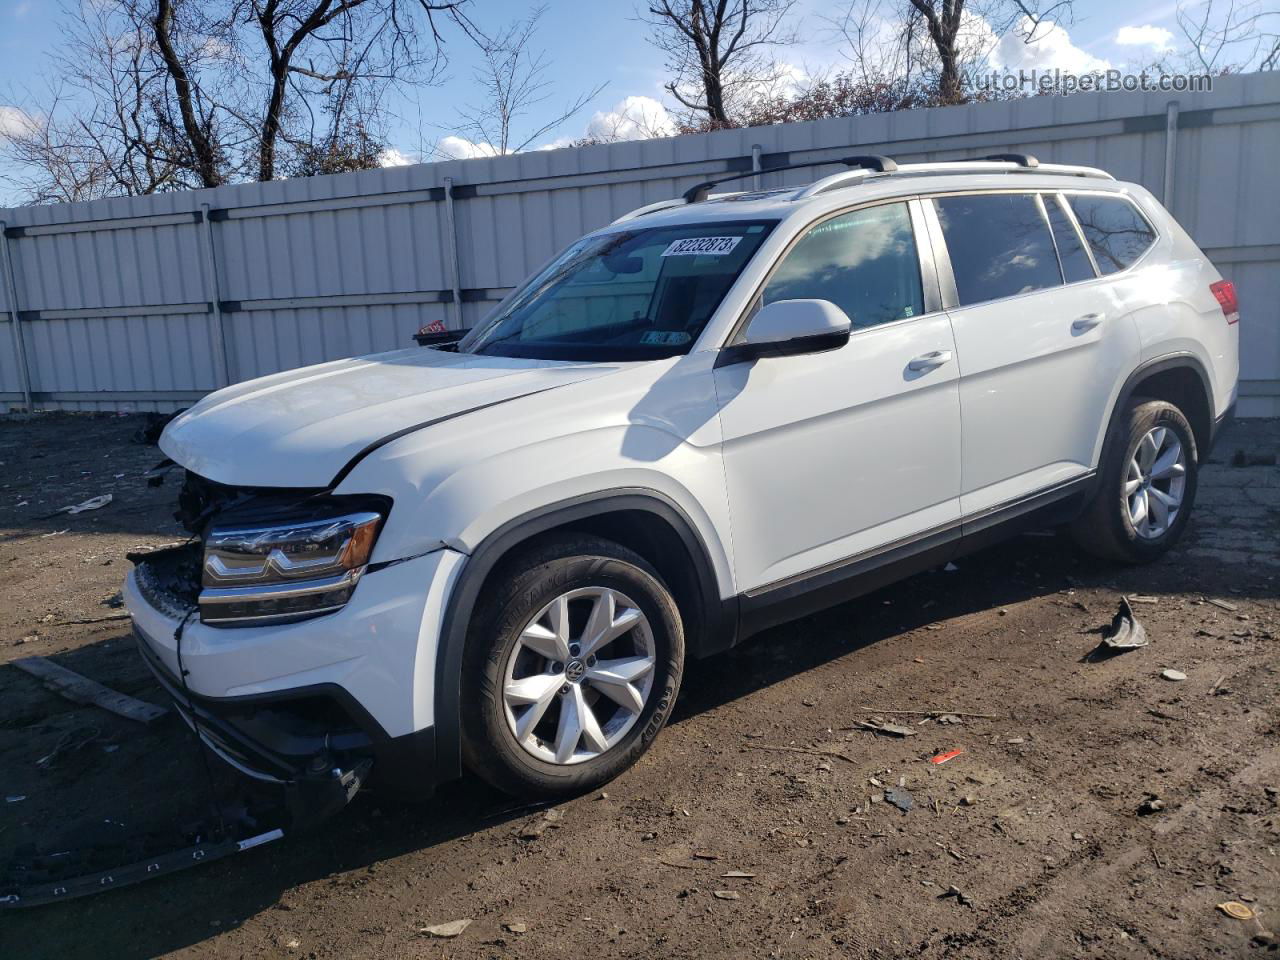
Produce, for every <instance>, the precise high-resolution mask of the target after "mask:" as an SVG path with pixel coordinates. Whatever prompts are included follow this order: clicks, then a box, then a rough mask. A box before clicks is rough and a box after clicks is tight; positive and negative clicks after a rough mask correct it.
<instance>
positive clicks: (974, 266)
mask: <svg viewBox="0 0 1280 960" xmlns="http://www.w3.org/2000/svg"><path fill="white" fill-rule="evenodd" d="M934 203H935V204H936V205H937V210H938V219H939V221H940V222H941V223H942V233H943V236H944V237H945V238H946V241H947V251H948V253H949V255H950V257H951V270H952V273H953V274H954V275H955V280H956V293H957V295H958V296H959V298H960V305H961V306H968V305H969V304H973V303H982V302H984V301H987V300H999V299H1000V298H1001V297H1012V296H1016V295H1017V294H1020V293H1029V292H1031V291H1032V290H1043V289H1045V288H1047V287H1056V286H1060V285H1061V283H1062V272H1061V271H1060V270H1059V269H1058V255H1057V252H1056V251H1055V250H1054V246H1053V237H1052V236H1051V235H1050V233H1049V224H1048V223H1046V222H1045V218H1044V215H1043V214H1042V213H1041V211H1040V205H1039V203H1037V202H1036V197H1035V195H1034V194H1029V193H987V194H974V195H972V196H960V197H938V198H936V199H935V200H934Z"/></svg>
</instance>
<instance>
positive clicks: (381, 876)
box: [0, 416, 1280, 960]
mask: <svg viewBox="0 0 1280 960" xmlns="http://www.w3.org/2000/svg"><path fill="white" fill-rule="evenodd" d="M140 422H141V421H140V418H136V417H116V416H111V417H107V416H96V417H71V416H66V417H45V418H39V419H36V420H34V421H29V422H15V421H7V422H0V774H2V775H3V777H4V780H5V783H4V787H3V789H2V790H0V800H3V802H0V881H2V879H3V866H2V865H3V864H4V863H5V862H6V861H8V860H9V859H10V858H11V857H12V856H13V855H14V854H15V852H17V851H20V850H21V849H22V848H23V847H24V846H26V847H35V848H38V849H40V850H44V851H54V850H57V849H59V848H64V849H66V848H73V847H74V846H75V844H76V843H77V842H78V840H80V839H84V838H89V839H94V840H99V839H101V837H102V836H103V835H104V834H107V835H111V836H119V837H127V836H133V835H136V834H140V833H145V832H151V833H154V834H155V835H157V836H161V837H163V836H166V835H168V834H170V833H173V834H174V835H175V836H176V834H177V831H178V830H179V827H180V825H181V824H183V823H188V822H190V821H192V820H195V819H197V818H199V817H200V816H201V815H202V814H203V813H204V809H205V804H206V801H207V793H206V780H205V774H204V772H203V769H202V767H201V764H200V760H199V757H198V755H197V753H196V752H195V750H194V749H193V742H192V740H191V738H190V735H189V734H188V733H186V732H185V730H184V728H183V727H182V726H181V724H180V723H179V721H177V720H176V719H174V718H173V717H172V716H170V717H168V718H166V719H164V720H162V721H160V722H158V723H156V724H154V725H152V726H151V727H144V726H142V725H140V724H138V723H134V722H131V721H129V720H124V719H121V718H118V717H116V716H114V715H112V714H109V713H106V712H104V711H102V710H99V709H97V708H93V707H86V706H77V705H75V704H72V703H70V702H68V701H66V700H64V699H62V698H61V697H59V696H57V695H55V694H52V693H49V692H47V691H46V690H45V689H44V688H43V687H41V685H40V684H39V683H38V682H37V681H36V680H34V679H33V678H32V677H30V676H28V675H26V674H24V673H22V672H20V671H19V670H18V669H16V668H14V667H13V666H11V665H9V662H10V661H12V660H14V659H17V658H19V657H25V656H32V655H40V656H49V657H52V658H53V659H54V660H55V661H57V662H60V663H63V664H65V665H67V666H69V667H71V668H73V669H75V670H77V671H79V672H81V673H83V674H85V675H87V676H90V677H92V678H94V679H96V680H99V681H101V682H102V683H105V684H107V685H108V686H110V687H113V688H115V689H118V690H121V691H123V692H126V693H130V694H134V695H136V696H139V697H142V698H145V699H149V700H154V701H156V702H162V699H163V698H162V695H161V694H160V692H159V690H158V689H157V688H156V687H155V686H154V684H153V683H152V682H151V681H150V679H149V677H148V675H147V674H146V672H145V669H144V667H143V666H142V665H141V663H140V662H139V661H138V659H137V654H136V653H135V651H134V648H133V645H132V641H131V640H130V638H129V630H128V621H127V620H125V619H108V620H101V619H97V618H102V617H109V616H112V615H113V614H118V613H119V610H118V609H116V608H113V607H112V606H110V603H111V598H112V596H113V594H115V592H116V591H117V590H118V589H119V585H120V581H121V579H122V577H123V576H124V574H125V572H126V569H127V566H128V563H127V561H126V560H125V559H124V555H125V553H126V552H128V551H130V550H133V549H135V548H137V547H139V546H142V545H147V544H159V543H163V542H166V541H169V540H172V539H174V538H175V536H176V535H177V533H178V531H177V528H176V525H175V524H174V523H173V521H172V520H171V519H170V511H171V509H172V508H171V504H170V501H171V500H172V498H173V496H174V493H175V491H174V489H173V487H172V485H170V486H168V487H162V488H159V489H150V488H148V487H147V486H146V485H145V483H144V481H143V479H142V473H143V472H144V471H145V470H146V469H147V468H148V467H150V466H151V465H152V464H153V463H154V462H156V461H157V460H158V459H159V458H160V454H159V452H158V451H157V450H156V449H155V448H154V447H147V446H141V445H137V444H132V443H130V436H131V434H132V433H133V432H134V430H136V429H137V428H138V426H139V425H140ZM1278 446H1280V423H1277V422H1258V421H1253V422H1246V423H1244V424H1241V425H1238V426H1237V427H1235V428H1233V430H1232V431H1231V432H1230V433H1229V434H1227V435H1226V436H1225V437H1224V439H1223V441H1222V442H1221V443H1220V445H1219V446H1218V448H1217V450H1216V451H1215V461H1214V462H1213V463H1212V464H1210V465H1208V466H1207V467H1206V468H1205V469H1204V471H1203V472H1202V479H1201V491H1200V497H1199V503H1198V504H1197V512H1196V514H1195V516H1194V517H1193V520H1192V523H1191V527H1190V529H1189V531H1188V534H1187V536H1186V538H1185V539H1184V541H1183V543H1182V544H1181V545H1180V546H1179V548H1178V549H1177V550H1175V551H1174V552H1173V553H1172V554H1171V555H1170V556H1169V557H1168V558H1167V559H1165V560H1164V561H1163V562H1160V563H1158V564H1155V565H1154V566H1151V567H1147V568H1143V569H1122V568H1118V567H1110V566H1106V565H1101V564H1099V563H1097V562H1094V561H1091V560H1087V559H1084V558H1082V557H1081V556H1080V555H1078V554H1077V553H1075V552H1074V551H1073V550H1072V549H1071V548H1070V546H1069V545H1068V544H1067V543H1065V542H1064V540H1062V539H1060V538H1057V537H1054V536H1051V535H1038V536H1024V537H1021V538H1019V539H1017V540H1015V541H1012V542H1010V543H1008V544H1005V545H1003V546H1001V547H998V548H994V549H992V550H988V551H986V552H984V553H982V554H978V555H975V556H971V557H967V558H964V559H962V560H961V561H959V562H958V563H957V565H956V566H957V568H958V569H956V570H953V571H951V570H940V571H936V572H931V573H927V574H924V575H921V576H918V577H915V578H913V579H911V580H908V581H905V582H903V583H900V584H898V585H896V586H894V587H891V588H889V589H886V590H882V591H880V592H879V593H876V594H873V595H871V596H869V597H866V598H864V599H861V600H858V601H856V602H853V603H850V604H847V605H845V606H842V607H839V608H836V609H834V610H831V611H828V612H825V613H823V614H821V615H818V616H814V617H811V618H808V619H806V620H803V621H800V622H797V623H794V624H790V625H787V626H785V627H781V628H778V629H775V630H773V631H771V632H769V633H767V634H765V635H762V636H760V637H757V638H755V639H754V640H753V641H751V642H750V643H748V644H746V645H744V646H743V647H742V648H740V649H738V650H735V651H733V652H731V653H729V654H726V655H724V656H720V657H717V658H714V659H711V660H708V661H705V662H702V663H696V664H693V665H691V666H690V668H689V669H688V670H687V673H686V679H685V683H684V689H683V691H682V693H681V696H680V700H679V702H678V705H677V708H676V712H675V716H674V719H673V722H672V723H671V725H670V726H669V727H668V728H667V730H666V731H665V732H664V733H663V734H662V736H661V737H660V738H659V739H658V742H657V743H656V745H655V746H654V748H653V749H652V750H651V751H650V752H649V754H648V755H647V756H646V757H645V758H644V759H643V761H642V762H641V763H640V764H639V765H638V766H637V767H636V768H635V769H633V770H632V771H630V772H629V773H627V774H626V775H625V776H623V777H622V778H620V779H619V780H617V781H616V782H614V783H612V784H610V785H609V786H608V788H607V791H606V792H605V793H597V794H592V795H588V796H584V797H580V798H578V799H576V800H573V801H571V802H568V803H565V804H563V805H561V806H559V807H557V808H554V809H536V808H535V809H531V808H528V807H521V806H520V805H519V804H517V803H515V802H513V801H512V800H510V799H509V798H505V797H502V796H499V795H497V794H495V793H494V792H493V791H491V790H489V789H487V788H485V787H484V786H482V785H480V784H478V783H476V782H474V781H464V782H462V783H458V784H453V785H450V786H447V787H445V788H443V789H442V790H441V792H440V793H439V794H438V796H437V797H436V799H434V800H433V801H432V802H430V803H429V804H426V805H423V806H406V805H398V804H396V803H394V802H391V801H389V800H387V799H386V798H383V797H379V796H378V795H377V794H375V793H372V792H366V793H362V794H361V795H360V796H359V797H357V799H356V801H355V803H354V804H353V805H352V806H351V807H349V808H348V809H347V810H346V811H344V812H343V813H342V814H341V815H340V816H339V817H338V818H337V819H335V820H333V821H331V822H330V823H329V824H328V825H326V826H325V827H324V828H323V829H322V830H320V831H318V832H316V833H315V834H312V835H308V836H298V837H295V838H291V839H287V840H285V841H283V842H281V843H279V844H276V845H273V846H268V847H264V848H261V849H258V850H254V851H252V852H249V853H245V854H242V855H239V856H237V857H234V858H232V859H229V860H225V861H221V862H219V863H214V864H210V865H208V866H205V867H202V868H197V869H193V870H190V871H188V872H185V873H180V874H176V875H173V876H170V877H166V878H164V879H161V880H158V881H153V882H151V883H146V884H141V885H139V886H136V887H132V888H129V889H125V890H118V891H113V892H110V893H107V894H103V895H101V896H98V897H93V898H88V899H84V900H79V901H75V902H70V903H66V904H58V905H55V906H51V907H42V908H37V909H32V910H28V911H13V912H7V913H3V914H0V957H5V958H27V957H59V958H67V957H108V956H109V957H150V956H158V955H170V954H172V955H180V956H198V957H218V958H232V957H273V956H279V957H361V958H389V957H459V958H468V957H485V958H487V957H498V958H502V957H564V958H593V960H594V958H599V957H612V956H618V957H646V958H647V957H670V956H675V957H730V956H731V957H788V958H791V957H794V958H800V957H920V958H942V957H949V958H1014V957H1028V958H1030V957H1115V958H1128V957H1135V958H1137V957H1143V958H1145V957H1160V958H1202V957H1244V956H1263V955H1268V954H1269V950H1274V949H1275V947H1274V946H1271V947H1268V946H1267V936H1266V934H1265V933H1264V931H1268V930H1274V931H1276V932H1277V933H1280V859H1277V850H1278V849H1280V796H1277V788H1280V712H1278V710H1277V684H1278V682H1280V582H1278V580H1277V578H1278V577H1280V468H1277V467H1276V466H1275V454H1276V451H1277V447H1278ZM1237 451H1239V452H1240V453H1241V456H1239V457H1236V456H1235V455H1236V454H1237ZM1233 460H1238V461H1239V462H1241V463H1242V464H1245V465H1240V466H1236V465H1233V464H1232V461H1233ZM1251 461H1252V465H1249V464H1250V462H1251ZM108 492H109V493H111V494H112V495H113V501H112V503H110V504H109V505H108V506H106V507H103V508H101V509H99V510H95V511H91V512H86V513H82V514H79V515H77V516H68V515H66V514H56V515H53V516H51V514H53V512H54V511H55V510H57V509H58V508H60V507H63V506H66V505H69V504H74V503H78V502H80V501H82V500H85V499H87V498H88V497H91V496H96V495H98V494H102V493H108ZM1122 595H1130V596H1132V595H1138V596H1139V597H1140V598H1145V599H1147V601H1148V602H1138V603H1135V610H1136V611H1137V614H1138V616H1139V617H1140V618H1141V619H1142V621H1143V622H1144V623H1145V625H1146V627H1147V630H1148V631H1149V633H1150V634H1151V636H1152V638H1153V639H1152V643H1151V645H1150V646H1149V647H1147V648H1145V649H1142V650H1138V651H1134V652H1130V653H1127V654H1124V655H1122V656H1117V657H1113V658H1111V659H1107V660H1101V661H1090V660H1089V659H1088V656H1087V655H1088V654H1089V653H1090V651H1092V650H1093V649H1094V647H1095V646H1096V645H1097V644H1098V641H1099V631H1100V629H1101V628H1103V627H1104V626H1106V625H1107V624H1108V623H1109V621H1110V619H1111V616H1112V614H1113V613H1114V612H1115V609H1116V606H1117V603H1118V602H1119V599H1120V597H1121V596H1122ZM1209 600H1212V601H1217V602H1216V603H1213V602H1207V601H1209ZM90 619H95V620H96V622H90V623H82V622H76V621H84V620H90ZM1166 668H1173V669H1176V670H1179V671H1182V672H1183V673H1185V674H1186V679H1185V680H1184V681H1181V682H1177V681H1170V680H1166V679H1163V678H1162V676H1161V672H1162V671H1163V670H1165V669H1166ZM937 709H945V710H951V711H956V712H962V713H965V714H981V715H986V716H962V717H961V718H960V719H961V720H962V722H958V723H940V722H938V721H937V720H934V719H929V718H927V717H924V716H922V715H920V714H918V713H915V712H914V711H930V710H937ZM876 717H879V718H883V719H886V720H890V721H893V722H896V723H898V724H902V725H907V726H910V727H911V728H912V729H913V730H914V731H915V735H914V736H911V737H909V738H902V739H899V738H895V737H887V736H879V735H877V734H875V733H870V732H866V731H864V730H856V729H850V728H851V727H853V726H854V725H855V723H857V722H859V721H867V720H870V719H872V718H876ZM951 750H962V751H963V752H962V753H960V754H959V755H958V756H956V757H955V758H954V759H951V760H949V761H948V762H946V763H944V764H934V763H931V762H929V759H930V758H932V757H934V756H936V755H937V754H939V753H941V752H943V751H951ZM51 755H52V756H51ZM41 761H43V762H41ZM215 762H216V761H215ZM216 775H218V776H222V775H223V774H222V773H221V769H219V771H218V772H217V774H216ZM890 790H892V791H898V790H902V791H904V792H907V793H909V794H910V796H911V798H912V800H913V806H912V808H911V809H910V811H909V812H906V813H904V812H901V811H900V810H899V809H897V808H896V807H894V806H893V805H891V804H890V803H889V802H888V801H887V800H886V798H885V793H886V791H890ZM1152 796H1154V797H1156V798H1159V799H1160V800H1161V801H1162V802H1163V809H1160V810H1157V811H1155V812H1151V813H1149V814H1147V815H1141V814H1140V813H1139V808H1140V806H1141V805H1142V804H1143V802H1144V800H1148V799H1150V798H1151V797H1152ZM15 797H16V798H20V799H11V798H15ZM1155 806H1160V804H1156V805H1155ZM735 873H736V874H737V875H733V874H735ZM952 888H954V889H955V890H957V891H959V893H960V894H961V895H960V896H956V895H954V893H952V894H950V895H948V892H949V891H950V890H951V889H952ZM1228 900H1236V901H1241V902H1243V903H1245V904H1247V905H1248V906H1249V907H1250V908H1251V909H1252V910H1253V911H1255V912H1256V919H1255V920H1237V919H1232V918H1231V917H1228V916H1226V915H1224V914H1223V913H1222V912H1220V911H1219V910H1218V909H1216V907H1215V905H1216V904H1219V903H1221V902H1223V901H1228ZM462 919H470V920H471V921H472V922H471V924H470V925H469V926H468V927H467V928H466V929H465V930H464V932H462V933H461V934H460V935H459V936H457V937H455V938H452V939H438V938H435V937H433V936H431V935H430V934H429V933H426V932H424V929H423V928H425V927H428V926H432V925H437V924H442V923H446V922H448V921H454V920H462ZM1269 955H1276V954H1269Z"/></svg>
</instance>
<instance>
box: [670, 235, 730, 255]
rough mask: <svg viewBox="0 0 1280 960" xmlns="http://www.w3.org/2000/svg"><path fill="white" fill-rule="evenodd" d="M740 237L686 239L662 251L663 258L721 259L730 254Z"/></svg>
mask: <svg viewBox="0 0 1280 960" xmlns="http://www.w3.org/2000/svg"><path fill="white" fill-rule="evenodd" d="M741 239H742V238H741V237H686V238H685V239H684V240H675V241H673V242H672V243H671V246H669V247H667V249H665V250H663V251H662V255H663V256H664V257H701V256H711V257H723V256H724V255H725V254H726V253H732V252H733V248H734V247H736V246H737V245H738V241H739V240H741Z"/></svg>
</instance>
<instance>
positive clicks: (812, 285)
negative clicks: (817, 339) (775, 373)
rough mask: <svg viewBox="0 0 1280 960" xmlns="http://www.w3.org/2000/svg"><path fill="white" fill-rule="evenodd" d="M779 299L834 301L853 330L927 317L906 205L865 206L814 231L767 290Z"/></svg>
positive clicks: (767, 300)
mask: <svg viewBox="0 0 1280 960" xmlns="http://www.w3.org/2000/svg"><path fill="white" fill-rule="evenodd" d="M763 299H764V302H765V303H773V302H774V301H775V300H809V299H814V300H830V301H831V302H832V303H834V304H836V306H838V307H840V309H842V310H843V311H844V312H845V313H847V314H848V315H849V320H850V322H851V323H852V324H853V328H854V329H855V330H858V329H864V328H866V327H874V326H877V325H878V324H882V323H891V322H892V321H894V320H902V319H904V318H906V317H914V316H919V315H920V314H921V313H923V312H924V292H923V290H922V288H921V285H920V259H919V256H918V255H917V253H916V240H915V234H914V232H913V231H912V229H911V215H910V213H909V212H908V210H907V205H906V204H905V203H887V204H882V205H880V206H876V207H865V208H863V209H861V210H854V211H853V212H852V213H846V214H843V215H842V216H839V217H834V218H832V219H830V220H827V221H825V222H824V223H820V224H818V225H817V226H816V227H814V228H813V229H811V230H810V231H809V232H808V233H806V234H805V235H804V236H803V237H801V238H800V241H799V242H798V243H797V244H796V245H795V246H794V247H793V248H792V250H791V252H790V253H788V254H787V256H786V258H785V259H784V260H783V261H782V263H781V264H780V265H779V266H778V269H777V271H776V272H775V273H774V275H773V276H772V277H771V278H770V280H769V282H768V284H766V285H765V288H764V296H763Z"/></svg>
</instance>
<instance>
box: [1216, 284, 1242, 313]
mask: <svg viewBox="0 0 1280 960" xmlns="http://www.w3.org/2000/svg"><path fill="white" fill-rule="evenodd" d="M1209 292H1210V293H1212V294H1213V295H1214V297H1215V298H1216V299H1217V301H1218V305H1219V306H1220V307H1222V314H1223V316H1225V317H1226V318H1227V323H1235V322H1236V321H1237V320H1239V319H1240V301H1239V300H1238V299H1236V285H1235V284H1234V283H1232V282H1231V281H1230V280H1219V281H1218V282H1217V283H1211V284H1209Z"/></svg>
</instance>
